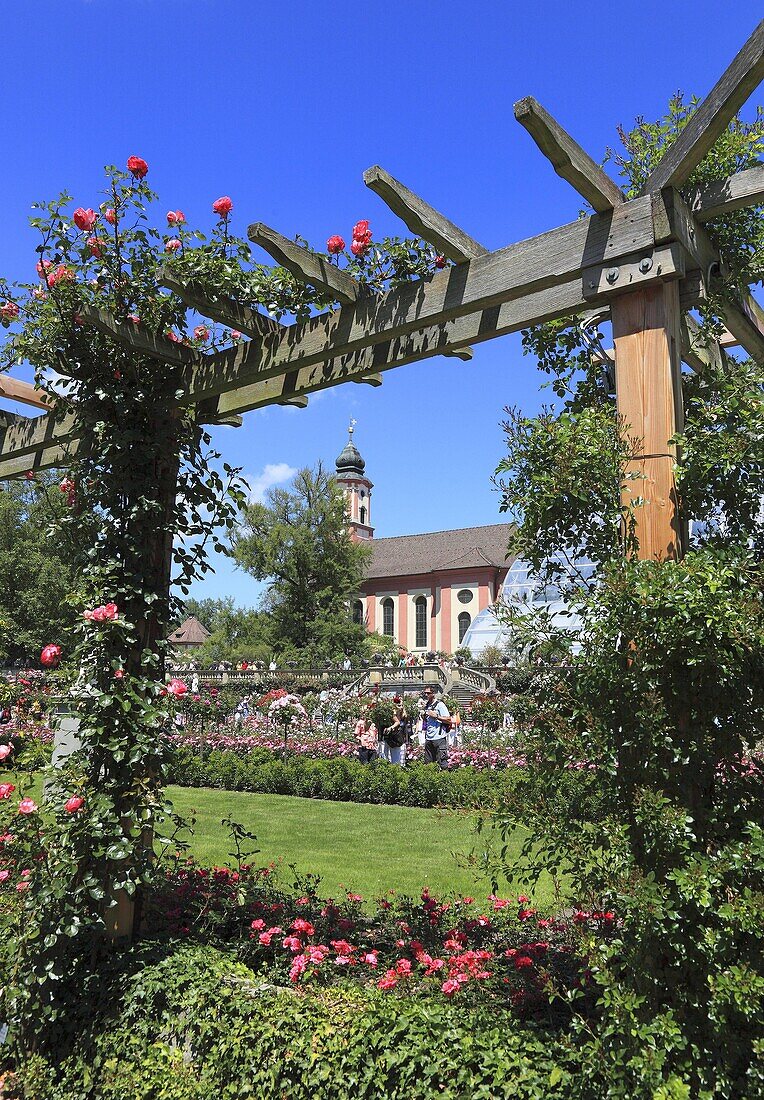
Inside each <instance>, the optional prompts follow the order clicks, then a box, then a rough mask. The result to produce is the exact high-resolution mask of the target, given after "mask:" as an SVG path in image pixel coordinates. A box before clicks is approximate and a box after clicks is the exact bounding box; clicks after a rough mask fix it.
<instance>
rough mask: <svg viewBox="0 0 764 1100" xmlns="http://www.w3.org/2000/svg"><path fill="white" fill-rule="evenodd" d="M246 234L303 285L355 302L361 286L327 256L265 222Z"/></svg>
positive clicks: (339, 298)
mask: <svg viewBox="0 0 764 1100" xmlns="http://www.w3.org/2000/svg"><path fill="white" fill-rule="evenodd" d="M247 234H248V236H249V239H250V240H251V241H252V242H253V244H259V245H260V247H261V248H263V249H265V251H266V252H267V253H268V255H269V256H272V257H273V259H274V260H275V261H276V263H279V264H281V266H282V267H285V268H287V270H289V271H291V272H292V274H293V275H295V276H296V277H297V278H298V279H299V280H300V281H301V282H303V283H310V284H311V286H314V287H316V288H317V289H318V290H324V291H326V293H327V294H328V295H329V296H330V297H331V298H333V299H336V300H337V301H338V302H355V301H356V299H357V298H358V296H359V294H360V292H361V284H360V283H359V282H358V281H357V280H356V279H354V278H353V277H352V276H351V275H348V274H347V273H346V272H345V271H342V270H340V268H338V267H336V266H335V265H334V264H333V263H331V262H330V260H329V258H328V256H320V255H319V254H318V253H317V252H311V251H310V250H309V249H307V248H304V247H303V246H302V245H300V244H295V242H294V241H290V240H289V239H288V238H287V237H283V236H282V235H281V233H277V232H276V230H275V229H270V228H269V227H268V226H267V225H263V223H262V222H256V223H255V224H254V225H250V227H249V229H248V231H247Z"/></svg>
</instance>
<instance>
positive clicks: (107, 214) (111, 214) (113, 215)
mask: <svg viewBox="0 0 764 1100" xmlns="http://www.w3.org/2000/svg"><path fill="white" fill-rule="evenodd" d="M103 216H104V218H105V219H106V221H107V222H108V223H109V225H115V224H116V221H117V211H116V210H115V209H114V207H113V206H110V207H109V208H108V209H107V210H104V214H103Z"/></svg>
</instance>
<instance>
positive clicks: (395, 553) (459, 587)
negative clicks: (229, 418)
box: [335, 423, 512, 653]
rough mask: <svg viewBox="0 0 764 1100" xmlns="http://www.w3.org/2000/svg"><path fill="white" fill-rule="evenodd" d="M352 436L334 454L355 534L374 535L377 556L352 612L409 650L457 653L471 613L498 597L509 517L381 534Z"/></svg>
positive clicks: (505, 567) (362, 537)
mask: <svg viewBox="0 0 764 1100" xmlns="http://www.w3.org/2000/svg"><path fill="white" fill-rule="evenodd" d="M349 433H350V437H349V439H348V441H347V443H346V445H345V447H344V449H343V451H342V453H341V454H340V455H339V457H338V458H337V461H336V464H335V465H336V478H337V482H338V483H339V484H340V485H341V487H342V489H343V491H344V493H345V496H346V499H347V511H348V526H349V529H350V537H351V538H352V539H353V540H354V541H356V542H361V541H363V542H369V544H370V546H371V548H372V559H371V562H370V564H369V566H368V568H367V572H366V578H365V580H364V583H363V586H362V590H361V592H360V594H359V596H358V598H357V599H356V600H355V601H354V603H353V617H354V619H355V620H356V622H364V623H365V624H366V626H367V629H368V630H370V631H377V632H378V633H380V634H387V635H388V636H389V637H391V638H395V640H396V641H397V643H398V645H399V646H400V647H401V648H402V649H405V650H406V651H407V652H410V653H428V652H430V651H435V650H443V651H445V652H447V653H453V651H454V650H455V649H457V648H458V647H459V645H460V644H461V642H462V640H463V638H464V636H465V634H466V633H467V630H468V629H469V626H470V624H471V622H472V620H473V619H475V618H476V617H477V615H479V613H480V612H481V611H484V610H485V609H486V608H487V607H489V606H490V605H491V604H493V603H494V602H495V601H496V600H497V599H498V596H499V592H500V589H501V585H502V583H503V581H504V578H505V576H506V575H507V571H508V569H509V567H510V566H511V564H512V560H511V559H507V558H506V557H505V555H506V553H507V543H508V542H509V528H510V525H509V524H508V523H493V524H490V525H488V526H485V527H462V528H459V529H457V530H453V531H432V532H428V533H425V534H420V535H397V536H395V537H393V538H375V537H374V527H373V525H372V515H371V493H372V489H373V488H374V486H373V484H372V483H371V481H370V480H369V478H368V477H367V476H366V472H365V471H366V463H365V462H364V460H363V458H362V457H361V455H360V453H359V451H358V448H357V447H356V446H355V444H354V443H353V424H352V423H351V426H350V429H349Z"/></svg>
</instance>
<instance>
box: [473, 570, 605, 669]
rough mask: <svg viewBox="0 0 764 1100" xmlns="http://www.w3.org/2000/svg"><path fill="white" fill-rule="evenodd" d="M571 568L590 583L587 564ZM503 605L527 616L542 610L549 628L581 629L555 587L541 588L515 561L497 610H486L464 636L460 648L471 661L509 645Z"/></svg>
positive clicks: (571, 571)
mask: <svg viewBox="0 0 764 1100" xmlns="http://www.w3.org/2000/svg"><path fill="white" fill-rule="evenodd" d="M559 564H560V565H562V567H563V569H564V570H565V572H566V573H568V575H569V576H571V579H572V576H573V572H574V570H573V569H570V568H568V567H567V566H566V565H565V564H564V563H563V562H560V563H559ZM574 568H575V573H577V574H578V575H579V576H580V577H581V578H582V579H583V580H589V578H590V577H591V575H592V572H593V569H594V567H593V565H592V564H591V562H588V561H583V562H582V561H577V562H576V563H575V567H574ZM502 604H504V605H506V606H508V607H509V606H511V607H513V608H520V609H521V610H522V608H523V606H525V607H527V609H528V611H529V612H530V611H531V610H536V609H541V610H545V611H546V612H547V613H548V614H549V615H550V620H551V624H552V626H555V627H558V628H560V629H564V630H568V631H570V630H574V631H577V630H579V629H580V626H581V620H580V619H579V618H578V616H577V615H575V614H572V613H571V611H570V609H569V605H568V603H567V602H566V601H565V600H564V599H563V596H562V593H561V592H560V589H559V588H558V586H557V585H556V584H542V583H541V582H540V581H539V579H538V577H534V575H533V574H532V573H531V571H530V566H529V565H528V563H527V562H524V561H515V562H514V563H513V564H512V566H511V567H510V569H509V571H508V573H507V576H506V579H505V581H504V585H503V587H502V590H501V595H500V597H499V601H498V606H494V607H487V608H485V610H484V611H481V612H480V613H479V614H478V615H476V616H475V618H474V619H473V620H472V622H471V623H470V625H469V627H468V629H467V632H466V634H465V635H464V639H463V641H462V645H463V646H466V647H467V648H468V649H469V650H470V652H471V653H472V656H473V657H479V656H480V655H481V654H482V652H483V650H484V649H486V648H487V647H488V646H496V647H497V648H498V649H505V648H506V647H508V646H509V645H510V644H511V642H512V628H511V626H510V625H508V624H507V623H505V622H502V621H501V605H502ZM497 612H498V615H497ZM573 648H574V651H575V650H576V649H577V648H578V647H577V646H576V644H575V643H574V646H573Z"/></svg>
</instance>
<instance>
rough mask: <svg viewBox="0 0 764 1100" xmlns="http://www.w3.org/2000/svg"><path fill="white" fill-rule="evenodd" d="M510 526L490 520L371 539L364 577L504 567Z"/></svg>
mask: <svg viewBox="0 0 764 1100" xmlns="http://www.w3.org/2000/svg"><path fill="white" fill-rule="evenodd" d="M511 527H512V525H511V524H510V523H493V524H489V525H488V526H486V527H461V528H459V529H457V530H455V531H431V532H428V533H425V534H421V535H397V536H395V537H393V538H387V539H371V540H370V541H369V544H368V545H369V546H371V548H372V559H371V563H370V564H369V567H368V569H367V571H366V580H375V579H377V578H381V577H402V576H408V575H411V574H419V573H432V572H433V571H434V570H443V569H461V568H475V567H478V566H486V565H488V566H492V567H494V568H496V567H498V568H508V567H509V566H510V565H511V564H512V561H513V560H514V558H511V559H508V558H507V557H506V553H507V544H508V542H509V533H510V530H511Z"/></svg>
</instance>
